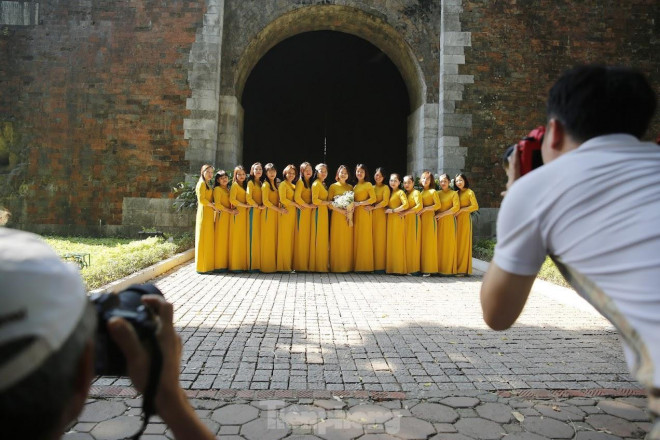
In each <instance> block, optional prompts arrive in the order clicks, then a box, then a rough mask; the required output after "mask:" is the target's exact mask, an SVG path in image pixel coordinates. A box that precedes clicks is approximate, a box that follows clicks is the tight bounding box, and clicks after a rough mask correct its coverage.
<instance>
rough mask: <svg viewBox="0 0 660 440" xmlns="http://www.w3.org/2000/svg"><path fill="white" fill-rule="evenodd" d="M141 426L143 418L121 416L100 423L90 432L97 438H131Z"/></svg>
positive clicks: (97, 439) (108, 439) (113, 439)
mask: <svg viewBox="0 0 660 440" xmlns="http://www.w3.org/2000/svg"><path fill="white" fill-rule="evenodd" d="M141 426H142V420H141V419H140V418H139V417H129V416H119V417H115V418H113V419H110V420H106V421H103V422H101V423H99V424H98V425H96V426H95V427H94V429H92V432H91V433H90V434H92V436H94V438H95V439H96V440H116V439H118V438H131V437H132V436H133V435H134V434H135V433H136V432H137V431H138V429H140V427H141Z"/></svg>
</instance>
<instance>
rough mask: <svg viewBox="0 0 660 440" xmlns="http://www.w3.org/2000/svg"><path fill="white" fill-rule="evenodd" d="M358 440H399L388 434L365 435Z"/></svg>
mask: <svg viewBox="0 0 660 440" xmlns="http://www.w3.org/2000/svg"><path fill="white" fill-rule="evenodd" d="M360 440H399V438H398V437H394V436H393V435H389V434H365V435H363V436H362V437H360Z"/></svg>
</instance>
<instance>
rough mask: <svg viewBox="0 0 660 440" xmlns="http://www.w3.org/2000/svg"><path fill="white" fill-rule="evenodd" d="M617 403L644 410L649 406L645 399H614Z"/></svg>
mask: <svg viewBox="0 0 660 440" xmlns="http://www.w3.org/2000/svg"><path fill="white" fill-rule="evenodd" d="M616 401H617V402H624V403H627V404H629V405H632V406H636V407H637V408H646V407H647V406H648V404H649V401H648V399H647V398H646V397H619V398H618V399H616Z"/></svg>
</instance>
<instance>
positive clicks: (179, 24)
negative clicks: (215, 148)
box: [0, 0, 204, 225]
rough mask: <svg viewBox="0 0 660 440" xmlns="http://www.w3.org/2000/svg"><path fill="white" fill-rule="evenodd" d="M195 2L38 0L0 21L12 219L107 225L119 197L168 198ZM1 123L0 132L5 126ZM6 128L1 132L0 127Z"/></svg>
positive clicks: (180, 158) (0, 174) (176, 166)
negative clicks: (23, 20) (13, 19)
mask: <svg viewBox="0 0 660 440" xmlns="http://www.w3.org/2000/svg"><path fill="white" fill-rule="evenodd" d="M203 9H204V2H198V1H176V0H175V1H150V0H147V1H139V2H136V1H107V0H106V1H95V2H92V1H87V0H78V1H75V0H68V1H62V2H48V3H41V4H40V23H39V24H38V25H36V26H1V27H0V124H3V123H4V124H5V126H11V133H12V136H11V139H4V145H5V149H7V150H9V153H8V155H7V156H8V157H12V158H13V159H12V160H4V161H3V162H1V163H0V182H2V183H1V184H0V205H3V204H4V205H6V206H8V207H9V208H10V210H11V211H12V212H13V214H14V222H15V223H18V224H25V223H29V224H68V225H98V224H99V221H101V222H102V223H103V224H109V225H117V224H120V223H121V220H122V201H123V198H124V197H155V198H163V197H164V198H167V197H171V194H170V188H171V187H172V186H173V184H174V183H175V182H178V181H180V180H183V177H184V173H186V172H188V171H189V170H188V164H187V162H186V161H185V160H184V152H185V148H186V146H187V141H185V140H184V138H183V119H184V118H185V116H186V110H185V109H186V98H187V97H188V96H189V94H190V90H189V87H188V84H187V75H188V67H187V63H188V56H189V53H190V48H191V45H192V43H193V42H194V41H195V32H196V30H197V29H198V27H199V26H200V24H201V21H202V18H203V14H204V10H203ZM5 131H6V130H5ZM5 138H8V136H5Z"/></svg>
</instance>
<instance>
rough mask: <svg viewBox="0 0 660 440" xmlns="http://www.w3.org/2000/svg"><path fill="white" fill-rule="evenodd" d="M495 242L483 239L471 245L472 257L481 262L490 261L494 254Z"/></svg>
mask: <svg viewBox="0 0 660 440" xmlns="http://www.w3.org/2000/svg"><path fill="white" fill-rule="evenodd" d="M495 243H496V242H495V240H491V239H483V240H479V241H478V242H476V243H474V244H473V245H472V255H473V256H474V258H477V259H479V260H482V261H490V260H492V259H493V254H494V252H495Z"/></svg>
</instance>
